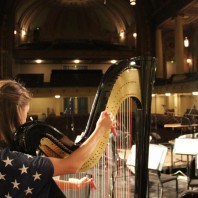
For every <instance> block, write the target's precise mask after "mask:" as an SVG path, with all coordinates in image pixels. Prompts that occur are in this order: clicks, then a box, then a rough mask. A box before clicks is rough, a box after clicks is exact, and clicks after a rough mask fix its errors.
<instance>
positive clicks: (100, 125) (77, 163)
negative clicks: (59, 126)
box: [50, 112, 114, 176]
mask: <svg viewBox="0 0 198 198" xmlns="http://www.w3.org/2000/svg"><path fill="white" fill-rule="evenodd" d="M113 119H114V118H113V116H112V114H111V113H108V112H102V113H101V115H100V117H99V119H98V121H97V124H96V128H95V130H94V131H93V133H92V134H91V136H90V137H89V138H88V139H87V140H86V141H85V142H84V143H83V144H82V145H81V146H80V147H79V148H78V149H77V150H75V151H74V152H73V153H72V154H71V155H69V156H68V157H67V158H64V159H58V158H50V160H51V162H52V164H53V166H54V176H57V175H64V174H68V173H76V172H78V170H79V169H80V168H81V167H82V165H83V164H84V163H85V162H86V161H87V160H88V159H89V157H90V155H91V154H92V153H93V152H94V150H95V146H96V145H97V143H98V141H99V139H100V137H101V136H103V135H104V134H105V133H106V132H107V131H108V130H110V129H111V128H112V127H113Z"/></svg>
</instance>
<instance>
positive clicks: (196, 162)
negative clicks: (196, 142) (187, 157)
mask: <svg viewBox="0 0 198 198" xmlns="http://www.w3.org/2000/svg"><path fill="white" fill-rule="evenodd" d="M187 185H188V186H187V190H184V191H183V192H182V193H181V195H180V198H197V197H198V189H194V188H197V187H198V153H197V154H196V155H195V157H194V159H193V160H192V161H191V162H190V164H189V169H188V184H187Z"/></svg>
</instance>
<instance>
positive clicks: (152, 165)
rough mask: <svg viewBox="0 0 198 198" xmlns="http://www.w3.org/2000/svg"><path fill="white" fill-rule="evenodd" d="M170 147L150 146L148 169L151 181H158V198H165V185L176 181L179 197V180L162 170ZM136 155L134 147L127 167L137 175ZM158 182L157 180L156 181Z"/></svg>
mask: <svg viewBox="0 0 198 198" xmlns="http://www.w3.org/2000/svg"><path fill="white" fill-rule="evenodd" d="M167 151H168V147H166V146H164V145H161V144H149V158H148V169H149V181H153V179H157V181H158V182H157V187H158V197H163V188H164V184H165V183H168V182H171V181H175V189H176V194H177V196H178V180H177V176H176V175H169V174H164V173H163V174H162V173H161V172H162V168H163V165H164V161H165V159H166V156H167ZM135 155H136V146H135V145H133V146H132V148H131V153H130V154H129V157H128V159H127V167H128V168H129V169H130V170H131V171H132V173H133V174H135ZM155 181H156V180H155Z"/></svg>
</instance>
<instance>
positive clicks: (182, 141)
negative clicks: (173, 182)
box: [173, 138, 198, 175]
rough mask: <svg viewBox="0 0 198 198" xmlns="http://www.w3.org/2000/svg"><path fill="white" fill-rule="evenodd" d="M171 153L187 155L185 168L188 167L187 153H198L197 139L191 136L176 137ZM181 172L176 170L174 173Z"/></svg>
mask: <svg viewBox="0 0 198 198" xmlns="http://www.w3.org/2000/svg"><path fill="white" fill-rule="evenodd" d="M173 153H174V154H179V155H187V168H189V158H188V156H189V155H196V154H197V153H198V139H193V138H176V139H175V143H174V147H173ZM177 173H181V174H183V175H185V174H184V173H182V172H181V171H177V172H176V173H175V174H177Z"/></svg>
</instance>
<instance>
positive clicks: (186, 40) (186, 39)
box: [184, 37, 189, 47]
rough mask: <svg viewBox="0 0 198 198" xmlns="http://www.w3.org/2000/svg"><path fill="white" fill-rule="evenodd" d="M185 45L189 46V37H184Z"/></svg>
mask: <svg viewBox="0 0 198 198" xmlns="http://www.w3.org/2000/svg"><path fill="white" fill-rule="evenodd" d="M184 47H189V40H188V38H187V37H185V39H184Z"/></svg>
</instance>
